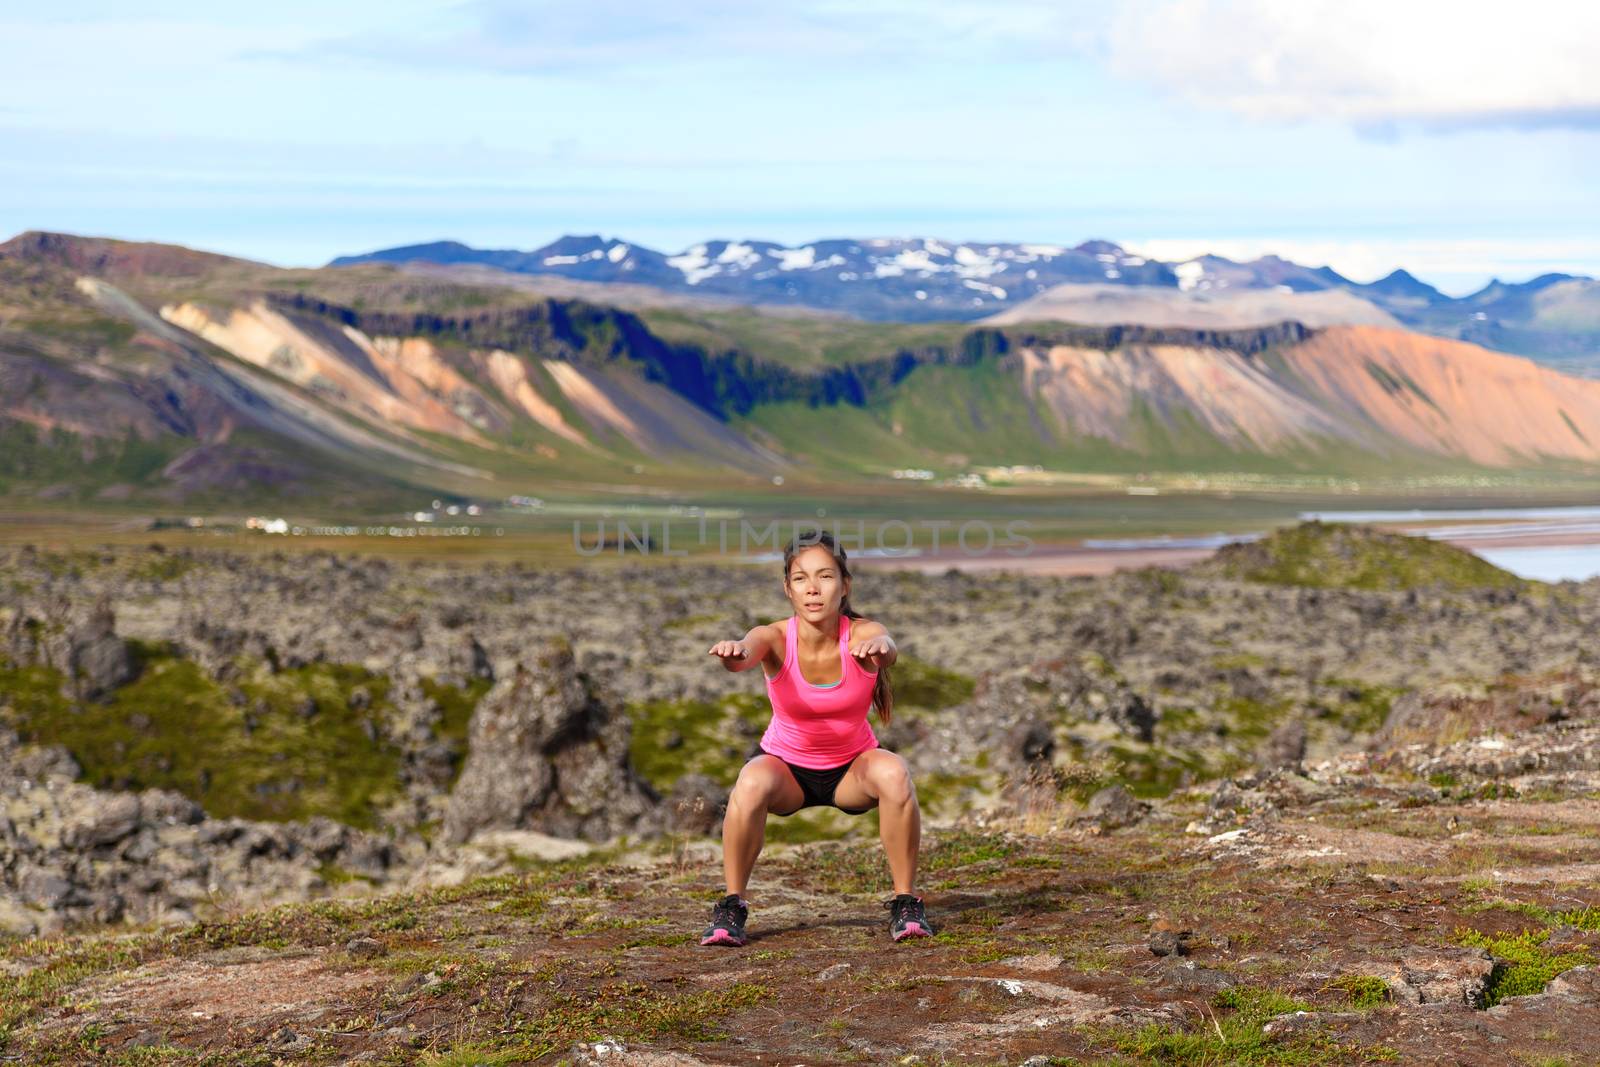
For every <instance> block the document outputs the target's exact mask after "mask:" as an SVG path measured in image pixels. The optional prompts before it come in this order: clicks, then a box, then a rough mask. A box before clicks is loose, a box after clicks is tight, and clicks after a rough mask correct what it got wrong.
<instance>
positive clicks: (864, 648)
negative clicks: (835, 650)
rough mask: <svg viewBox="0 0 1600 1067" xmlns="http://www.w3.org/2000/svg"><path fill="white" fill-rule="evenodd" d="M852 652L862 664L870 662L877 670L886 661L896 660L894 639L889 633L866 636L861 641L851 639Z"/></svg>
mask: <svg viewBox="0 0 1600 1067" xmlns="http://www.w3.org/2000/svg"><path fill="white" fill-rule="evenodd" d="M850 654H851V655H852V656H854V657H855V658H856V659H857V660H859V661H860V662H861V664H862V666H866V665H867V664H868V663H870V664H872V667H873V669H874V670H877V669H879V668H881V667H883V666H884V664H886V663H893V662H894V657H895V647H894V640H893V639H892V638H890V637H889V635H888V634H879V635H878V636H877V637H865V638H862V639H861V640H860V641H851V642H850Z"/></svg>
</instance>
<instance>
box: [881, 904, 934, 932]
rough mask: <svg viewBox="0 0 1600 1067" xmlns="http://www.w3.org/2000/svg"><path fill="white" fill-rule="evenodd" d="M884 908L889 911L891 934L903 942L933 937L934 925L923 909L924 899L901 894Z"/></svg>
mask: <svg viewBox="0 0 1600 1067" xmlns="http://www.w3.org/2000/svg"><path fill="white" fill-rule="evenodd" d="M883 906H884V907H886V908H888V909H889V934H890V935H891V936H892V937H893V938H894V939H895V940H896V941H901V940H904V939H905V938H908V937H932V936H933V932H934V930H933V924H932V923H930V922H929V921H928V915H927V912H925V911H924V910H923V908H922V898H921V897H917V896H912V895H911V894H910V893H901V894H899V895H897V896H896V897H895V898H894V899H893V900H886V901H884V902H883Z"/></svg>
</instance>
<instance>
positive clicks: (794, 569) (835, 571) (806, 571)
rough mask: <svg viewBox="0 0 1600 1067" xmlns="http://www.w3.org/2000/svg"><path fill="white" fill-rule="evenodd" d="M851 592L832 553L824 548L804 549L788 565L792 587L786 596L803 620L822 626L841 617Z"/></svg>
mask: <svg viewBox="0 0 1600 1067" xmlns="http://www.w3.org/2000/svg"><path fill="white" fill-rule="evenodd" d="M849 592H850V583H849V581H848V580H846V579H844V578H842V577H841V576H840V574H839V564H838V563H836V562H834V559H833V553H832V552H829V551H828V550H827V549H826V548H823V547H822V546H821V545H812V546H810V547H809V548H805V549H802V550H801V551H800V553H799V554H798V555H796V556H795V557H794V560H793V561H792V562H791V563H790V564H789V583H788V585H787V587H785V589H784V593H785V594H786V595H787V596H788V597H789V603H790V604H792V605H794V611H795V614H796V615H799V616H800V617H801V618H804V619H810V620H811V621H812V622H821V621H822V620H823V619H826V618H827V617H828V616H829V615H835V614H838V612H839V606H840V604H841V603H842V602H843V600H844V598H845V597H846V596H847V595H848V594H849Z"/></svg>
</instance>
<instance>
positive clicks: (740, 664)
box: [709, 623, 773, 671]
mask: <svg viewBox="0 0 1600 1067" xmlns="http://www.w3.org/2000/svg"><path fill="white" fill-rule="evenodd" d="M772 649H773V637H772V624H771V623H761V624H759V625H757V626H752V627H751V628H750V632H749V633H747V634H745V635H744V636H743V637H742V638H740V639H739V640H737V641H718V642H717V643H716V644H714V645H712V646H711V648H710V649H709V651H710V653H711V655H713V656H716V657H717V658H719V659H721V660H722V665H723V666H724V667H725V668H727V669H728V670H730V671H747V670H749V669H750V668H751V667H754V666H755V665H756V664H758V663H760V662H761V661H762V660H764V659H766V658H767V655H768V654H769V653H770V652H771V651H772Z"/></svg>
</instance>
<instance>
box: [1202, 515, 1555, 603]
mask: <svg viewBox="0 0 1600 1067" xmlns="http://www.w3.org/2000/svg"><path fill="white" fill-rule="evenodd" d="M1196 570H1197V571H1198V572H1199V573H1202V574H1209V575H1213V576H1216V577H1222V578H1231V579H1234V580H1236V581H1248V582H1265V583H1269V584H1273V585H1302V586H1313V587H1318V588H1325V589H1326V588H1340V589H1390V590H1394V589H1426V588H1445V589H1459V590H1478V589H1506V590H1512V589H1524V588H1528V587H1530V586H1532V585H1533V584H1534V583H1531V582H1529V581H1527V580H1526V579H1523V578H1518V577H1517V576H1516V575H1514V574H1512V573H1511V572H1510V571H1506V570H1502V569H1501V568H1499V567H1496V566H1495V565H1494V564H1492V563H1490V562H1488V561H1487V560H1484V559H1481V558H1480V557H1478V556H1475V555H1473V554H1472V553H1471V552H1468V551H1466V550H1465V549H1460V548H1456V547H1455V546H1454V545H1449V544H1445V543H1444V542H1442V541H1435V540H1433V539H1431V538H1427V537H1407V536H1405V535H1404V534H1394V533H1388V532H1386V531H1383V530H1377V529H1373V528H1372V527H1370V526H1357V525H1351V524H1346V523H1323V522H1303V523H1301V524H1300V525H1298V526H1293V527H1288V528H1285V529H1281V530H1277V531H1275V532H1274V533H1272V534H1270V535H1269V536H1267V537H1264V538H1262V539H1261V540H1259V541H1253V542H1247V543H1242V544H1234V545H1226V546H1224V547H1223V548H1221V549H1219V550H1218V551H1217V554H1216V555H1215V556H1214V557H1212V559H1211V560H1209V561H1208V562H1206V563H1204V564H1201V565H1200V566H1199V567H1198V568H1196Z"/></svg>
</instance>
